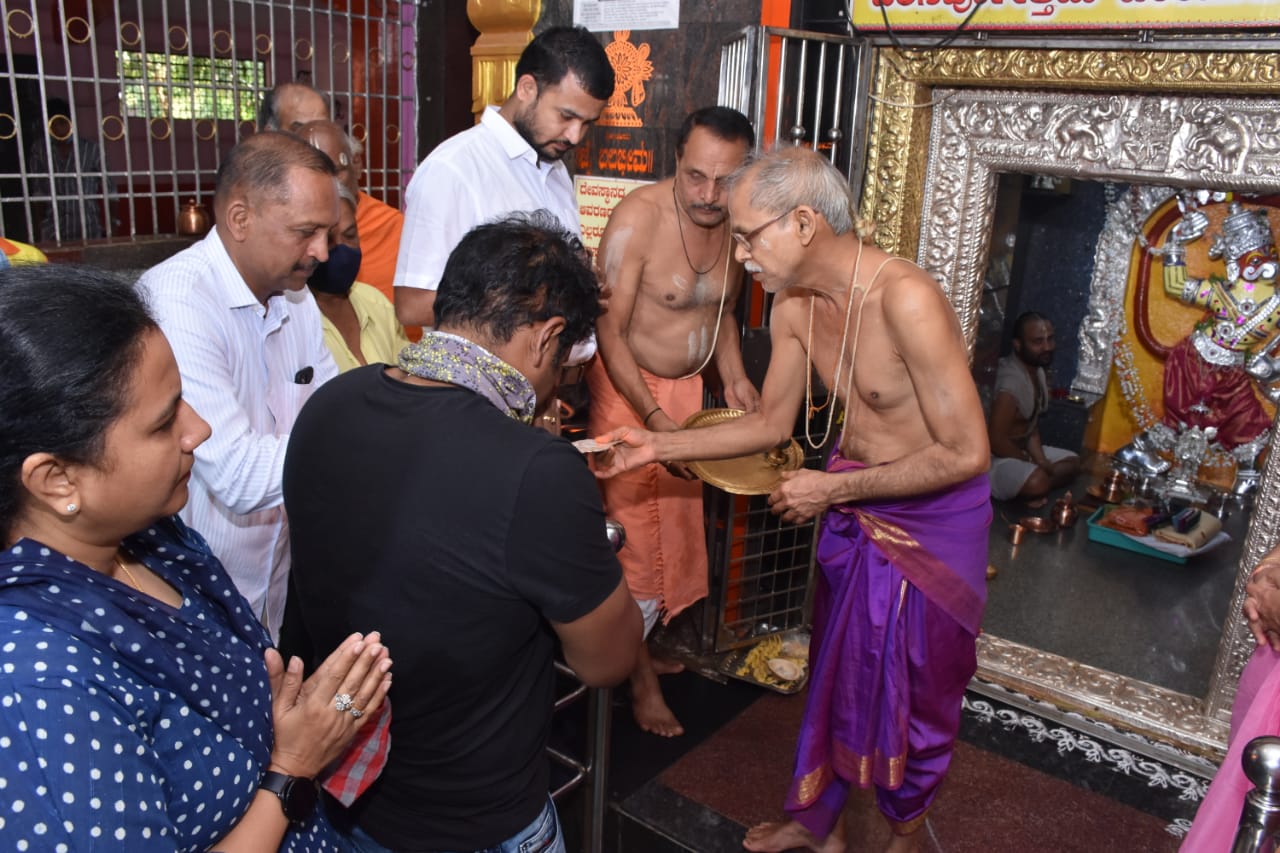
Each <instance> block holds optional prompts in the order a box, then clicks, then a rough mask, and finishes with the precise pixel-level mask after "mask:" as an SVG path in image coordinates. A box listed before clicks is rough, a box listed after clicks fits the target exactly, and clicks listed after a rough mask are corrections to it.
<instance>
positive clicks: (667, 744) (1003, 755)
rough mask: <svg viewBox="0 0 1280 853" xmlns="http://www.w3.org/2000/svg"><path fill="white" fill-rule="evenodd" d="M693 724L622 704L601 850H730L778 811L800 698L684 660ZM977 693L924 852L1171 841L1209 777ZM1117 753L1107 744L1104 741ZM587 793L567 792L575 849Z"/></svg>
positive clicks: (874, 842)
mask: <svg viewBox="0 0 1280 853" xmlns="http://www.w3.org/2000/svg"><path fill="white" fill-rule="evenodd" d="M664 686H665V687H666V688H667V694H668V698H669V701H670V703H671V705H672V708H673V709H674V710H675V711H676V713H677V714H678V715H679V716H680V717H681V720H682V722H684V723H685V725H686V727H687V728H688V730H689V733H688V734H687V735H686V736H685V738H677V739H670V740H668V739H662V738H657V737H654V736H652V735H648V734H645V733H643V732H640V731H639V730H638V729H636V727H635V725H634V724H633V723H632V722H631V720H630V713H629V708H628V707H627V705H626V703H625V701H622V700H621V699H620V701H618V702H616V703H615V708H614V711H615V713H614V748H613V752H612V759H613V760H612V772H611V779H610V785H609V790H610V799H611V811H610V818H609V821H608V825H607V832H606V836H605V846H604V849H603V853H669V851H671V853H681V851H684V852H685V853H690V852H691V853H729V851H735V850H740V849H741V846H740V845H741V841H742V837H743V834H744V833H745V831H746V828H747V827H748V826H750V825H752V824H754V823H756V822H759V821H763V820H775V819H778V818H779V817H780V816H781V805H782V799H783V796H784V795H785V793H786V787H787V784H788V783H789V778H790V770H791V765H792V750H793V748H794V744H795V735H796V732H797V730H798V728H799V722H800V716H801V713H802V711H803V702H804V697H803V695H802V694H800V695H796V696H780V695H777V694H773V693H769V692H765V691H759V690H758V689H756V688H753V687H750V686H747V685H744V684H740V683H736V682H731V683H728V684H717V683H715V682H713V681H710V680H708V679H706V678H703V677H701V676H698V675H694V674H690V673H686V674H682V675H679V676H671V677H668V678H665V679H664ZM1019 716H1020V715H1017V714H1014V713H1012V712H1004V713H993V712H992V707H991V703H990V702H989V701H987V700H984V699H982V698H981V697H977V696H970V697H969V699H968V705H967V709H966V713H965V716H964V724H963V726H962V732H961V738H962V739H961V742H960V743H959V744H958V745H957V749H956V753H955V759H954V762H953V765H952V770H951V774H950V777H949V779H948V781H947V783H946V785H945V787H944V788H943V790H942V792H941V794H940V795H939V798H938V800H937V802H936V803H935V805H934V809H933V811H932V814H931V817H930V820H929V824H928V831H929V843H928V844H927V845H926V846H925V850H927V851H946V853H953V851H954V853H963V851H973V853H979V851H981V853H1003V852H1004V851H1009V853H1014V851H1018V852H1019V853H1021V851H1032V850H1055V851H1068V853H1071V852H1072V851H1079V853H1097V851H1110V850H1125V851H1169V852H1170V853H1172V851H1175V850H1177V848H1178V844H1179V837H1178V835H1177V834H1176V833H1178V832H1180V829H1179V827H1178V826H1177V825H1176V821H1177V819H1181V820H1182V821H1183V822H1184V825H1185V821H1187V820H1189V819H1190V817H1191V816H1192V815H1194V811H1195V806H1196V803H1197V801H1198V797H1199V796H1202V794H1203V787H1204V784H1205V782H1204V780H1202V779H1198V778H1194V777H1188V776H1186V775H1185V774H1181V773H1179V772H1177V771H1173V770H1170V769H1169V768H1162V767H1159V766H1157V765H1156V764H1153V763H1152V762H1146V764H1145V765H1144V767H1143V768H1142V772H1138V770H1137V769H1136V764H1135V762H1133V761H1132V760H1131V759H1132V756H1129V757H1128V758H1124V757H1120V756H1119V753H1118V752H1116V750H1115V747H1114V746H1112V745H1109V744H1098V743H1096V742H1092V741H1090V740H1089V739H1088V738H1085V737H1084V736H1083V735H1080V734H1079V733H1074V732H1069V731H1067V730H1064V729H1062V728H1061V727H1043V726H1041V727H1039V728H1037V727H1036V726H1034V725H1028V724H1027V723H1026V720H1025V719H1016V718H1018V717H1019ZM1107 752H1110V756H1109V757H1107V756H1106V755H1103V754H1102V753H1107ZM580 809H581V802H580V801H574V802H570V803H566V804H563V805H562V814H564V819H565V823H566V836H567V837H568V838H569V840H570V842H571V843H570V847H569V849H570V850H571V851H576V850H585V847H582V846H576V845H581V833H580V829H579V826H580V820H581V813H580ZM849 827H850V841H851V847H850V849H851V850H853V851H859V850H878V849H880V848H881V846H882V845H883V844H884V842H885V841H886V839H887V837H888V836H887V832H888V830H887V827H886V826H885V824H884V822H883V820H882V819H881V818H880V817H879V814H878V812H877V811H876V809H875V806H874V802H873V800H872V797H871V795H870V794H868V793H865V792H857V793H856V794H855V796H854V799H853V805H852V807H851V811H850V823H849Z"/></svg>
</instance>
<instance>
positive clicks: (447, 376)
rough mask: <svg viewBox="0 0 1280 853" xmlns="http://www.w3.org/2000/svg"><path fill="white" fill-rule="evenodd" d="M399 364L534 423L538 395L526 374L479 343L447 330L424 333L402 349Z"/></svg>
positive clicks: (516, 417) (425, 377)
mask: <svg viewBox="0 0 1280 853" xmlns="http://www.w3.org/2000/svg"><path fill="white" fill-rule="evenodd" d="M399 367H400V369H401V370H403V371H404V372H405V373H408V374H411V375H413V376H416V377H418V378H419V379H431V380H434V381H436V382H448V383H449V384H450V385H458V386H460V387H462V388H466V389H468V390H470V391H474V392H476V393H477V394H479V395H480V396H482V397H484V398H485V399H486V400H488V401H489V402H490V403H493V405H495V406H497V407H498V408H499V409H501V410H502V411H504V412H506V413H507V416H508V417H512V418H515V419H516V420H518V421H523V422H524V423H527V424H530V423H533V412H534V409H536V408H537V405H538V400H537V396H536V395H535V394H534V392H533V386H532V385H530V384H529V380H528V379H526V378H525V377H524V374H523V373H521V372H520V371H518V370H516V369H515V368H514V367H512V366H511V365H509V364H507V363H506V362H505V361H503V360H502V359H500V358H498V357H497V356H496V355H494V354H493V353H491V352H489V351H488V350H487V349H485V348H484V347H482V346H480V345H479V344H477V343H473V342H471V341H469V340H467V339H466V338H460V337H458V336H457V335H451V334H449V333H447V332H423V334H422V340H420V341H418V342H417V343H416V344H410V345H409V346H407V347H405V348H404V349H402V350H401V351H400V363H399Z"/></svg>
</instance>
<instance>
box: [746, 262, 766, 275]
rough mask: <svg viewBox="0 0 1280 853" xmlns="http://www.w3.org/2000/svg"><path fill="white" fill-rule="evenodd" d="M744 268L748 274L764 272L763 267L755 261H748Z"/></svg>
mask: <svg viewBox="0 0 1280 853" xmlns="http://www.w3.org/2000/svg"><path fill="white" fill-rule="evenodd" d="M742 268H743V269H744V270H746V271H747V272H749V273H751V274H752V275H755V274H756V273H758V272H761V271H762V268H761V266H760V265H759V264H757V263H756V262H755V261H747V262H746V263H745V264H743V265H742Z"/></svg>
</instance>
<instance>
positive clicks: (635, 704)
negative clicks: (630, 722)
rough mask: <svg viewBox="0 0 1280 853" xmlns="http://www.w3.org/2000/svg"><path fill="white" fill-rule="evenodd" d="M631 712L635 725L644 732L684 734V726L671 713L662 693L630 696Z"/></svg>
mask: <svg viewBox="0 0 1280 853" xmlns="http://www.w3.org/2000/svg"><path fill="white" fill-rule="evenodd" d="M631 713H632V714H634V715H635V718H636V725H638V726H639V727H640V728H642V729H644V730H645V731H646V732H649V733H650V734H655V735H662V736H663V737H678V736H679V735H682V734H684V726H682V725H680V721H679V720H677V719H676V715H675V714H673V713H671V709H670V708H668V707H667V703H666V702H664V701H663V699H662V693H661V692H656V693H652V694H649V695H647V696H643V697H641V696H637V695H635V694H634V693H633V694H632V696H631Z"/></svg>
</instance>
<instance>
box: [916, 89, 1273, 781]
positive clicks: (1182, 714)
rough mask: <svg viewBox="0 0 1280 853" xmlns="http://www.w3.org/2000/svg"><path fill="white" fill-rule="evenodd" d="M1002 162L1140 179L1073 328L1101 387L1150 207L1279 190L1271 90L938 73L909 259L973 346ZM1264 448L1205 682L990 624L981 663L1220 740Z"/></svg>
mask: <svg viewBox="0 0 1280 853" xmlns="http://www.w3.org/2000/svg"><path fill="white" fill-rule="evenodd" d="M1005 172H1013V173H1021V174H1034V175H1052V176H1058V177H1064V178H1078V179H1083V180H1095V181H1102V182H1115V183H1119V184H1133V185H1138V186H1139V188H1138V189H1137V190H1135V191H1134V192H1135V198H1131V199H1121V200H1120V201H1119V202H1118V203H1123V204H1127V205H1131V206H1132V208H1133V209H1132V210H1131V211H1130V212H1127V213H1125V214H1123V215H1124V216H1129V217H1130V219H1129V220H1128V221H1127V222H1122V221H1121V214H1120V213H1116V212H1115V211H1114V208H1115V205H1112V206H1111V207H1112V208H1113V210H1109V212H1108V214H1109V216H1111V215H1114V216H1115V217H1116V221H1115V222H1110V221H1109V222H1108V229H1107V233H1106V234H1104V237H1103V242H1102V243H1101V244H1100V246H1099V249H1098V252H1099V257H1098V260H1099V266H1103V265H1105V266H1106V267H1109V268H1115V269H1117V270H1120V272H1119V273H1118V274H1115V273H1113V274H1112V277H1107V276H1105V275H1104V276H1103V278H1102V280H1099V279H1098V277H1097V276H1095V282H1094V286H1095V294H1094V295H1093V296H1092V297H1091V300H1090V306H1089V313H1088V317H1087V319H1086V322H1085V326H1084V328H1083V330H1082V332H1081V337H1082V368H1081V374H1080V376H1079V377H1078V379H1077V383H1078V384H1079V387H1080V388H1081V390H1083V391H1085V392H1086V393H1087V394H1088V395H1089V396H1090V397H1091V399H1095V400H1096V399H1097V397H1098V396H1100V395H1101V394H1102V393H1104V392H1105V390H1106V383H1107V377H1108V375H1109V367H1110V354H1111V351H1112V344H1113V342H1114V341H1115V339H1116V337H1115V336H1116V335H1117V334H1118V332H1119V331H1120V330H1121V328H1122V326H1121V325H1120V324H1122V323H1123V322H1124V319H1123V312H1122V311H1120V312H1118V311H1115V310H1114V308H1115V306H1116V305H1117V304H1123V302H1120V303H1117V302H1116V299H1115V291H1114V288H1116V287H1119V288H1120V292H1121V294H1123V280H1124V271H1125V270H1127V267H1128V259H1129V252H1130V251H1131V249H1132V247H1133V242H1132V241H1133V239H1134V237H1135V234H1136V229H1137V227H1138V225H1139V224H1140V223H1141V222H1142V221H1143V219H1145V213H1146V212H1149V211H1150V209H1152V208H1153V207H1154V205H1155V204H1158V203H1159V199H1163V198H1168V195H1169V193H1170V192H1171V189H1170V188H1189V189H1199V188H1205V187H1212V188H1215V189H1220V190H1238V191H1249V192H1256V193H1264V192H1277V191H1280V99H1277V98H1275V97H1258V98H1228V97H1210V96H1200V95H1156V94H1140V93H1135V94H1112V93H1098V92H1086V91H1071V92H1066V91H1062V92H1059V91H1020V90H1011V89H999V90H995V89H993V90H983V89H955V88H941V87H940V88H935V89H933V117H932V129H931V132H930V136H929V157H928V165H927V167H926V170H925V175H924V188H923V197H922V215H921V223H922V224H921V232H920V246H919V251H918V254H917V262H918V263H919V265H920V266H921V267H922V268H924V269H925V270H927V271H928V272H929V273H931V274H932V275H933V276H934V277H936V278H937V279H938V280H939V281H940V282H941V283H942V286H943V288H944V290H945V291H946V293H947V295H948V297H949V298H950V300H951V302H952V304H953V306H954V307H955V310H956V313H957V315H958V317H959V319H960V322H961V325H962V327H963V329H964V331H965V334H966V337H967V338H968V340H969V341H970V346H972V342H973V340H974V337H975V334H976V330H977V323H978V308H979V302H980V299H981V295H982V283H983V282H982V279H983V273H984V271H985V270H986V267H987V255H988V250H989V241H990V235H991V228H992V222H993V214H994V207H995V190H996V185H997V180H998V176H999V174H1001V173H1005ZM1141 185H1147V186H1146V187H1145V188H1142V187H1141ZM1157 197H1158V198H1157ZM1116 275H1118V276H1119V279H1120V283H1119V284H1118V285H1117V284H1116V281H1115V279H1114V276H1116ZM1117 315H1119V316H1117ZM1271 449H1272V452H1271V453H1268V455H1267V462H1266V467H1265V470H1264V472H1263V475H1262V480H1261V484H1260V487H1259V492H1258V494H1257V497H1256V499H1255V508H1254V512H1253V516H1252V519H1253V520H1252V523H1251V526H1250V528H1249V533H1248V535H1247V537H1246V540H1245V545H1244V549H1243V551H1244V553H1243V557H1242V560H1241V563H1240V566H1239V567H1237V572H1236V587H1235V591H1234V593H1233V598H1232V605H1231V607H1232V609H1231V611H1230V613H1231V614H1232V616H1231V622H1230V624H1229V625H1228V626H1227V628H1226V630H1225V632H1224V636H1223V639H1222V642H1221V645H1220V646H1219V652H1218V658H1217V660H1216V662H1215V666H1214V671H1213V675H1212V677H1211V684H1210V690H1209V694H1208V696H1207V697H1204V698H1201V697H1192V696H1185V695H1182V694H1178V693H1173V692H1172V691H1168V690H1164V689H1162V688H1158V687H1155V686H1154V685H1149V684H1145V683H1143V682H1138V681H1135V680H1134V679H1130V678H1126V677H1123V676H1119V675H1116V674H1114V673H1108V672H1105V671H1102V670H1096V669H1093V668H1090V667H1085V666H1082V665H1081V664H1079V663H1078V662H1074V661H1068V660H1065V659H1062V658H1058V657H1056V656H1054V655H1048V654H1046V653H1043V652H1039V651H1037V650H1035V649H1031V648H1028V647H1025V646H1021V645H1019V644H1016V643H1010V642H1007V641H1003V640H1000V639H999V638H995V637H990V636H985V635H984V636H983V637H982V638H981V641H980V664H979V677H981V678H987V679H990V680H992V681H995V682H997V683H1000V684H1004V685H1006V686H1009V687H1011V688H1012V689H1016V690H1022V691H1028V692H1031V693H1032V694H1034V695H1039V696H1050V697H1054V698H1053V701H1060V702H1061V703H1062V704H1064V706H1066V707H1084V708H1087V709H1089V713H1090V714H1091V715H1094V714H1095V712H1096V715H1098V716H1101V717H1103V718H1105V719H1108V720H1110V721H1112V722H1114V723H1115V724H1117V725H1120V726H1125V727H1129V728H1132V729H1134V730H1136V731H1140V732H1144V733H1148V734H1150V735H1151V736H1154V737H1159V738H1161V739H1165V740H1167V741H1168V742H1171V743H1174V744H1176V745H1179V746H1184V747H1186V748H1189V749H1193V750H1197V751H1200V750H1203V751H1204V752H1205V754H1216V755H1219V756H1220V755H1221V753H1222V752H1223V751H1224V750H1225V745H1226V735H1227V727H1226V722H1227V720H1228V719H1229V716H1230V708H1231V701H1232V699H1233V698H1234V696H1235V689H1236V682H1237V681H1238V680H1239V676H1240V671H1241V670H1242V669H1243V666H1244V663H1245V661H1246V660H1247V659H1248V657H1249V654H1250V653H1251V651H1252V649H1253V641H1252V638H1251V637H1250V635H1249V633H1248V630H1247V628H1246V626H1245V623H1244V620H1243V618H1241V617H1240V616H1239V613H1240V605H1241V604H1242V602H1243V600H1244V594H1245V588H1244V585H1245V581H1246V580H1247V577H1248V575H1247V569H1248V567H1251V566H1253V565H1255V564H1256V563H1257V561H1258V559H1259V558H1260V557H1261V556H1262V554H1263V553H1265V552H1266V550H1268V549H1269V548H1270V547H1271V545H1272V544H1273V543H1274V542H1275V541H1276V538H1277V533H1278V532H1280V453H1277V452H1275V447H1274V444H1273V445H1272V448H1271Z"/></svg>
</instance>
